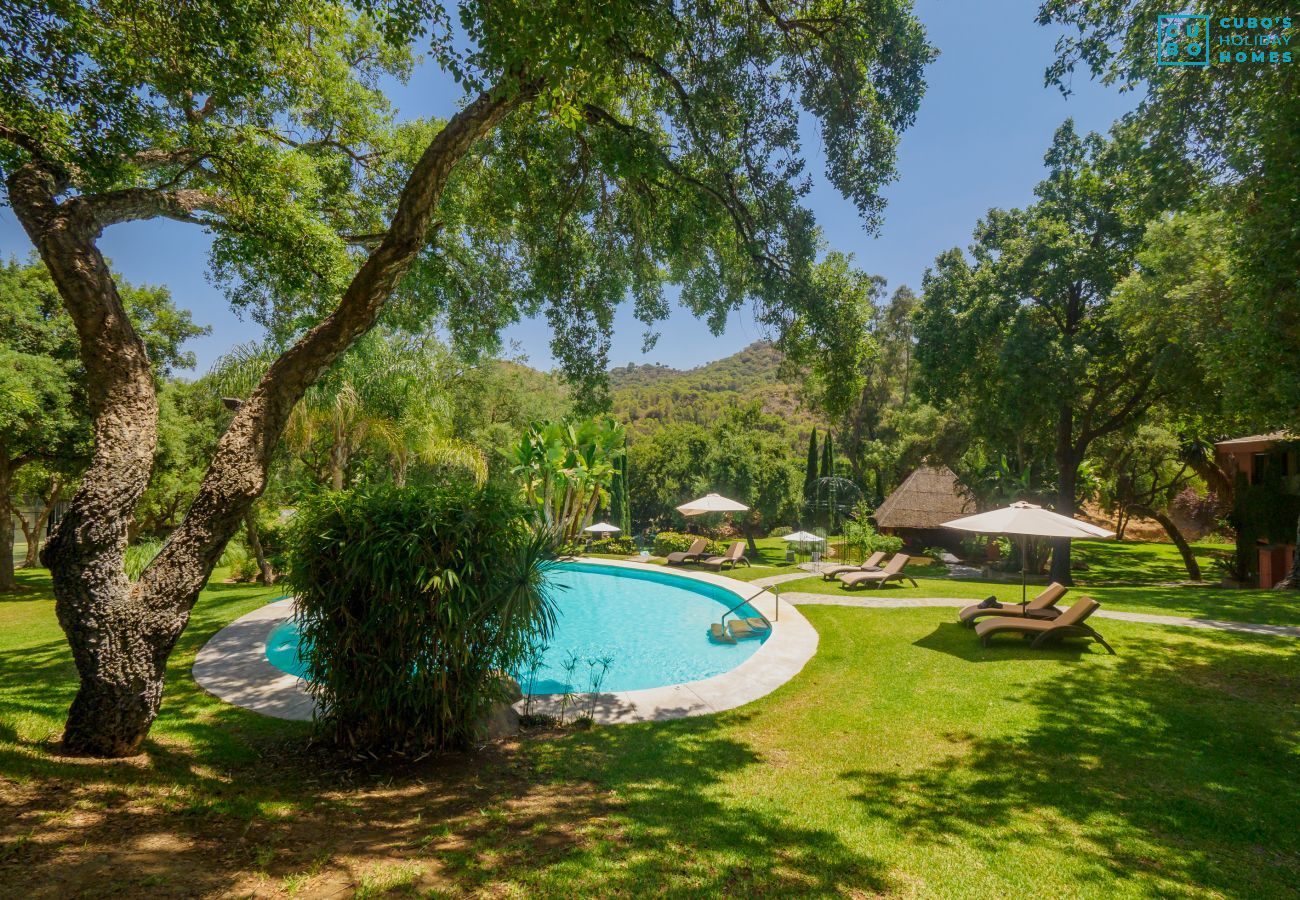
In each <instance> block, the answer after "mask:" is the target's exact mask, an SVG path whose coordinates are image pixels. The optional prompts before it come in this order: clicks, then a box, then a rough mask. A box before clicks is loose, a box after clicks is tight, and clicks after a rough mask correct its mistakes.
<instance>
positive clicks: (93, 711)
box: [8, 89, 535, 756]
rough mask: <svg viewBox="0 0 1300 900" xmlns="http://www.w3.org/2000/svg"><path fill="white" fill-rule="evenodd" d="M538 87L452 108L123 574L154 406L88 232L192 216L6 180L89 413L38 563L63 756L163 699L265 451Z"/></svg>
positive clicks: (57, 184)
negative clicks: (54, 641) (50, 615)
mask: <svg viewBox="0 0 1300 900" xmlns="http://www.w3.org/2000/svg"><path fill="white" fill-rule="evenodd" d="M534 95H535V91H534V90H531V89H525V90H517V91H515V92H513V93H508V92H500V93H498V94H496V95H495V96H494V95H491V94H483V95H481V96H479V97H478V98H477V99H476V100H475V101H474V102H472V103H470V104H469V105H468V106H466V107H465V108H463V109H462V110H461V111H460V112H459V113H457V114H456V115H455V116H453V117H452V119H451V120H450V121H449V122H448V123H447V125H446V126H445V127H444V128H443V129H442V130H441V131H440V132H439V133H438V134H437V135H435V137H434V138H433V140H432V141H431V142H430V144H429V146H428V147H427V148H426V149H425V151H424V154H423V155H422V156H421V158H420V160H419V162H417V163H416V165H415V167H414V169H413V171H412V173H411V176H410V178H409V179H408V181H407V183H406V186H405V187H404V188H403V190H402V194H401V197H400V199H399V201H398V206H397V211H396V213H395V214H394V216H393V220H392V222H391V223H390V226H389V230H388V232H387V233H386V234H385V236H384V238H383V239H382V240H381V241H380V242H379V244H378V245H377V246H376V248H375V249H374V250H373V251H372V252H371V254H370V256H369V257H368V258H367V259H366V261H365V263H364V264H363V265H362V266H361V268H360V270H359V271H358V272H357V274H356V276H355V277H354V278H353V280H352V282H351V284H349V285H348V288H347V289H346V291H345V292H344V294H343V297H342V298H341V300H340V302H339V305H338V307H337V308H336V309H335V310H334V312H333V313H331V314H330V315H329V316H327V317H326V318H325V319H324V320H323V321H322V322H321V323H320V324H319V325H317V326H316V327H315V328H313V329H312V330H311V331H309V332H307V334H306V335H304V336H303V337H302V338H301V339H300V340H299V341H298V342H297V343H296V344H295V345H294V346H293V347H291V348H290V349H289V350H287V351H286V352H285V353H284V354H283V355H282V356H280V357H279V358H278V359H277V360H276V361H275V362H274V363H273V364H272V365H271V367H270V369H269V370H268V371H267V373H266V375H265V376H264V377H263V379H262V381H261V383H260V384H259V385H258V386H257V388H256V390H255V391H254V392H253V394H252V396H251V397H249V399H248V400H247V401H246V402H245V403H244V404H243V406H241V408H240V409H239V411H238V412H237V413H236V414H235V416H234V418H233V420H232V421H231V423H230V425H229V427H228V428H227V429H226V432H225V433H224V434H223V435H222V436H221V440H220V441H219V442H218V444H217V450H216V453H215V455H214V457H213V459H212V462H211V464H210V465H209V467H208V470H207V473H206V474H205V476H204V478H203V482H202V484H201V485H200V488H199V491H198V494H197V495H196V497H195V499H194V501H193V503H192V504H191V505H190V509H189V512H188V513H187V515H186V516H185V519H184V520H183V521H182V522H181V524H180V526H179V527H178V528H177V529H176V530H175V531H174V532H173V533H172V535H171V537H170V538H169V539H168V540H167V543H166V544H164V546H163V549H162V551H161V552H160V553H159V554H158V556H157V557H155V559H154V560H153V562H152V563H150V565H149V566H148V567H147V568H146V569H145V571H144V572H143V573H142V575H141V576H140V579H139V580H138V581H136V582H135V583H132V582H131V581H130V580H129V579H128V578H127V577H126V573H125V571H124V569H123V566H122V558H123V554H124V552H125V549H126V537H127V527H128V524H129V523H130V522H131V520H132V518H133V513H134V510H135V506H136V503H137V502H138V500H139V498H140V495H141V494H142V493H143V491H144V489H145V487H146V485H147V483H148V480H149V473H150V468H151V465H152V461H153V453H154V447H155V443H156V439H157V418H158V404H157V398H156V396H155V393H154V384H153V378H152V374H151V372H150V368H149V360H148V357H147V355H146V353H145V349H144V345H143V343H142V342H141V341H140V338H139V336H138V335H137V334H136V333H135V331H134V329H133V328H132V326H131V323H130V321H129V319H128V318H127V316H126V313H125V310H124V308H123V306H122V302H121V298H120V296H119V295H118V291H117V287H116V285H115V284H114V283H113V279H112V275H111V273H110V271H109V269H108V266H107V265H106V264H105V262H104V259H103V257H102V255H101V254H100V252H99V250H98V248H97V246H96V241H97V239H98V237H99V235H100V232H101V231H102V229H103V228H104V227H105V226H106V225H109V224H113V223H115V222H122V221H129V220H132V219H143V218H154V217H157V216H169V215H170V216H182V217H183V216H185V215H188V214H189V213H191V212H192V211H193V209H192V208H190V209H185V208H182V207H181V205H180V204H181V203H182V201H183V200H185V199H186V198H184V197H181V196H180V193H179V192H170V193H169V192H159V191H153V190H148V189H126V190H122V191H110V192H107V193H104V194H89V195H87V194H80V195H76V196H73V197H71V198H69V199H67V200H65V201H64V202H63V203H58V202H56V199H55V198H57V197H58V196H60V195H61V194H63V193H64V191H65V190H66V189H67V187H68V185H67V183H66V178H64V177H63V176H62V175H60V174H59V172H58V170H57V168H56V167H55V166H53V165H44V164H41V163H39V162H33V163H30V164H28V165H26V166H23V167H21V168H20V169H18V170H17V171H16V172H15V173H14V174H13V175H12V176H10V178H9V183H8V187H9V199H10V201H11V203H12V205H13V208H14V211H15V213H16V215H17V216H18V218H19V220H20V221H21V222H22V224H23V227H24V229H25V230H26V232H27V234H28V236H29V237H30V238H31V240H32V242H33V244H35V246H36V248H37V250H38V252H39V253H40V255H41V258H42V260H44V262H45V264H46V266H47V267H48V268H49V269H50V273H51V275H52V277H53V279H54V283H55V285H56V286H57V287H58V290H59V294H60V296H61V298H62V300H63V303H64V306H65V307H66V308H67V310H68V312H69V314H70V316H71V317H72V320H73V322H74V324H75V325H76V328H77V333H78V337H79V339H80V344H81V357H82V362H83V364H84V365H85V367H86V371H87V375H88V377H87V384H88V394H89V401H90V410H91V414H92V416H93V419H94V453H93V455H92V458H91V463H90V467H89V469H88V470H87V472H86V474H85V476H84V478H83V480H82V482H81V486H80V487H79V488H78V489H77V491H76V493H75V494H74V495H73V497H72V500H71V502H70V504H69V507H68V511H67V514H66V515H65V516H64V517H63V519H62V520H61V521H60V523H59V527H58V529H57V530H56V531H55V532H54V534H53V535H52V536H51V537H50V540H49V542H48V543H47V545H46V548H45V550H44V552H43V553H42V560H43V561H44V562H45V564H46V565H47V566H49V568H50V571H51V574H52V576H53V585H54V593H55V598H56V605H55V606H56V611H57V613H58V617H59V623H60V625H62V627H63V630H64V632H65V634H66V635H67V637H68V643H69V644H70V645H71V647H72V655H73V660H74V662H75V663H76V666H77V672H78V674H79V676H80V679H81V683H80V687H79V689H78V691H77V695H76V697H75V699H74V700H73V702H72V707H71V709H70V710H69V712H68V720H67V725H66V728H65V730H64V735H63V740H64V746H65V748H66V749H67V750H68V751H70V752H74V753H82V754H88V755H94V756H127V755H131V754H134V753H137V752H139V749H140V746H141V744H142V742H143V741H144V738H145V736H146V735H147V734H148V732H149V728H150V726H151V725H152V723H153V720H154V718H155V716H156V715H157V713H158V708H159V705H160V704H161V702H162V692H163V675H164V672H165V668H166V663H167V658H168V656H169V655H170V654H171V651H172V649H173V647H174V646H175V643H176V640H177V639H178V638H179V637H180V635H181V632H182V631H183V630H184V629H185V626H186V624H187V623H188V621H189V613H190V610H191V608H192V607H193V605H194V602H195V600H196V599H197V598H198V594H199V591H200V590H201V589H202V588H203V586H204V584H205V583H206V582H207V579H208V577H209V576H210V574H211V572H212V568H213V566H214V565H215V564H216V562H217V560H218V558H219V557H220V556H221V552H222V550H223V549H224V548H225V546H226V543H227V542H228V541H229V540H230V538H231V536H232V535H233V534H234V533H235V532H236V531H237V530H238V528H239V526H240V523H241V522H242V521H243V518H244V513H245V511H246V510H247V509H248V507H249V505H250V504H251V503H252V502H253V501H254V500H255V499H256V498H257V497H258V496H259V495H260V494H261V492H262V490H263V489H264V487H265V484H266V471H267V467H268V466H269V464H270V460H271V455H272V453H273V451H274V449H275V446H276V444H277V442H278V441H279V439H280V436H281V435H282V434H283V432H284V428H285V425H286V423H287V421H288V418H289V414H290V413H291V412H292V410H293V407H294V405H295V404H297V402H298V401H299V400H300V399H301V398H302V395H303V393H304V392H305V391H306V390H307V388H308V387H310V386H311V384H312V383H314V382H315V381H316V379H317V378H319V377H320V375H321V373H322V372H323V371H324V370H325V369H326V367H328V366H329V365H330V364H331V363H333V361H334V360H335V359H337V358H338V356H339V355H340V354H341V353H342V352H343V351H344V350H346V349H347V348H348V347H349V346H350V345H351V344H352V343H353V342H354V341H355V340H356V339H357V338H358V337H360V336H361V335H362V334H364V333H365V332H366V331H367V330H369V329H370V328H371V327H372V326H373V325H374V323H375V320H376V318H377V317H378V315H379V312H380V310H381V309H382V308H383V305H384V303H385V302H386V301H387V299H388V297H389V296H390V295H391V294H392V292H393V290H394V289H395V288H396V286H397V283H398V281H399V280H400V279H401V278H402V276H403V275H404V274H405V273H406V271H407V269H408V268H409V266H410V264H411V262H412V260H413V259H414V258H415V256H416V254H417V253H418V252H419V251H420V249H421V248H422V247H423V246H425V244H426V243H427V242H428V240H429V233H430V224H431V221H432V215H433V211H434V208H435V206H436V204H437V201H438V198H439V197H440V196H441V193H442V191H443V188H444V187H445V185H446V183H447V179H448V177H449V176H450V174H451V171H452V169H453V167H454V166H455V165H456V163H457V162H458V161H459V160H460V159H461V158H462V157H463V156H464V155H465V154H466V153H467V152H468V151H469V149H470V147H471V146H472V145H473V144H474V142H475V141H477V140H478V139H479V138H481V137H482V136H484V135H485V134H487V133H488V132H489V131H491V130H492V129H493V128H494V127H495V126H496V125H497V123H499V122H500V121H501V119H502V118H503V117H504V116H505V115H506V113H507V112H508V111H509V110H510V109H511V108H512V107H514V106H516V105H518V104H519V103H520V102H522V101H523V100H525V99H531V97H532V96H534Z"/></svg>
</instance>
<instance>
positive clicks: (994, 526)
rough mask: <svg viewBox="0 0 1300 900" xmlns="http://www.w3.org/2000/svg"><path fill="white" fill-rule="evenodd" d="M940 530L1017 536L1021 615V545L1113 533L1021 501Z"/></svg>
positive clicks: (1024, 600)
mask: <svg viewBox="0 0 1300 900" xmlns="http://www.w3.org/2000/svg"><path fill="white" fill-rule="evenodd" d="M943 527H944V528H956V529H958V530H959V531H974V532H978V533H980V534H1014V535H1019V537H1020V606H1021V612H1024V609H1025V607H1026V606H1028V603H1029V592H1028V588H1027V587H1026V579H1025V545H1026V544H1027V543H1028V540H1027V539H1028V538H1031V537H1050V538H1069V539H1077V538H1109V537H1114V536H1115V532H1113V531H1107V530H1106V529H1105V528H1098V527H1097V526H1096V525H1092V524H1090V523H1088V522H1080V521H1079V520H1078V519H1071V518H1070V517H1069V516H1063V515H1061V514H1060V513H1054V512H1052V511H1051V510H1050V509H1043V508H1042V507H1041V506H1037V505H1035V504H1033V503H1026V502H1024V501H1023V500H1022V501H1020V502H1019V503H1012V504H1011V505H1010V506H1004V507H1003V508H1002V509H995V510H991V511H989V512H986V513H978V514H976V515H973V516H965V517H964V518H961V519H953V520H952V521H951V522H944V523H943Z"/></svg>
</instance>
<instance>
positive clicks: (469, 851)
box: [0, 574, 1300, 897]
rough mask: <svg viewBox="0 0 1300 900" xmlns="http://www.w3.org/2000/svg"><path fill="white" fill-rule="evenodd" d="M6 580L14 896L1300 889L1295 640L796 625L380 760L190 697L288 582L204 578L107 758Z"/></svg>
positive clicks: (0, 675) (909, 616) (35, 613)
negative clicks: (140, 747) (638, 683)
mask: <svg viewBox="0 0 1300 900" xmlns="http://www.w3.org/2000/svg"><path fill="white" fill-rule="evenodd" d="M23 577H24V579H25V580H27V582H28V583H29V584H32V585H33V586H34V587H36V588H38V590H37V591H34V592H33V593H31V594H28V595H24V596H22V597H18V598H12V599H4V600H0V807H3V808H5V809H6V810H7V814H6V815H4V816H0V893H2V894H5V895H12V894H17V893H30V892H31V891H30V886H31V885H32V884H33V883H39V884H42V885H44V886H45V888H46V889H47V893H50V894H56V893H62V894H77V893H99V894H104V893H113V892H118V893H124V894H143V893H162V894H168V895H172V894H175V895H195V894H236V895H247V894H258V895H272V896H274V895H276V894H277V893H280V894H287V893H289V892H291V891H292V892H294V893H305V894H311V893H313V892H315V891H317V890H322V891H325V890H327V889H328V890H333V891H334V892H335V893H341V894H347V893H356V892H362V893H377V892H382V891H403V892H405V891H410V892H414V893H424V892H429V891H439V892H442V893H445V894H450V895H465V894H472V895H479V894H482V895H492V896H610V895H623V896H627V895H641V894H646V893H652V892H653V893H658V894H669V895H678V896H682V895H720V894H732V895H737V896H750V895H757V894H767V895H774V896H787V895H794V894H803V895H823V896H824V895H833V894H851V895H855V896H867V895H872V894H886V895H909V896H917V895H919V896H962V897H1005V896H1015V895H1030V894H1032V895H1035V896H1084V897H1112V896H1179V897H1181V896H1204V897H1210V896H1270V897H1272V896H1284V895H1294V894H1295V893H1297V892H1298V891H1300V805H1297V804H1296V803H1295V802H1294V798H1295V796H1296V793H1297V789H1298V788H1300V707H1298V706H1297V704H1296V703H1295V697H1296V694H1297V691H1298V690H1300V653H1297V652H1296V650H1297V643H1296V641H1295V640H1294V639H1288V638H1272V637H1267V636H1255V635H1239V634H1230V633H1222V632H1203V631H1195V630H1191V629H1177V628H1169V627H1159V626H1144V625H1137V624H1133V623H1127V622H1107V623H1106V629H1105V630H1106V633H1107V636H1108V637H1109V638H1110V639H1111V641H1112V643H1114V644H1115V646H1116V649H1117V650H1118V651H1119V654H1120V655H1119V656H1117V657H1110V656H1106V655H1104V654H1103V653H1101V652H1100V651H1099V648H1094V647H1091V646H1087V645H1079V646H1072V647H1068V648H1063V649H1057V650H1054V651H1050V652H1036V651H1032V650H1030V649H1028V648H1027V647H1026V646H1024V645H1023V643H1021V642H1019V641H1015V640H1011V641H1007V642H1004V643H1000V644H998V645H996V646H994V647H993V648H989V649H987V650H985V649H981V648H980V647H979V645H978V643H977V641H976V640H975V638H974V636H973V635H972V634H971V632H970V631H968V630H966V629H963V628H960V627H959V626H957V625H956V624H955V623H953V622H952V611H951V610H948V609H890V610H873V609H854V608H846V607H830V606H822V607H818V606H807V607H804V608H803V613H804V614H805V615H806V616H807V617H808V618H809V620H810V621H811V622H812V624H813V625H814V626H815V627H816V629H817V630H818V632H819V634H820V645H819V648H818V652H817V654H816V656H814V658H813V659H812V660H811V661H810V662H809V663H808V665H807V666H806V668H805V669H804V671H803V672H802V673H801V674H800V675H799V676H797V677H796V678H795V679H794V680H793V681H791V682H790V683H788V684H787V685H785V686H784V687H782V688H780V689H779V690H778V691H776V692H775V693H773V694H771V695H769V696H768V697H766V698H763V699H762V700H759V701H757V702H755V703H752V704H749V705H747V706H744V707H741V708H740V709H737V710H733V711H730V712H727V713H723V714H720V715H716V716H707V717H699V718H692V719H683V720H677V721H672V722H664V723H655V724H646V725H636V726H618V727H597V728H595V729H592V730H590V731H585V732H569V733H565V734H559V735H554V734H549V735H540V736H537V737H533V738H530V739H527V740H525V741H523V742H522V743H521V744H519V745H518V746H517V747H513V748H505V749H494V750H490V751H488V752H485V753H483V754H479V755H476V756H472V757H459V758H458V757H451V758H447V759H442V760H426V761H423V762H421V763H418V764H411V765H407V766H402V767H397V768H383V767H379V766H376V765H374V764H373V763H363V764H351V763H346V762H344V763H339V762H327V761H322V758H321V757H319V756H318V755H313V753H314V752H315V751H310V750H305V749H303V744H304V743H305V737H306V734H307V731H306V726H304V725H301V724H295V723H287V722H280V721H276V720H271V719H265V718H262V717H260V716H256V715H253V714H251V713H245V712H242V711H240V710H237V709H235V708H233V707H229V706H226V705H224V704H221V703H219V702H218V701H216V700H214V699H212V698H210V697H208V696H207V695H205V694H203V693H202V692H201V691H199V690H198V689H197V687H196V686H195V685H194V683H193V682H192V680H191V679H190V677H189V665H190V664H191V662H192V659H193V654H194V652H195V650H196V649H197V648H198V647H199V646H201V645H202V643H203V642H204V641H205V640H206V639H207V637H208V636H210V635H211V633H212V632H213V631H214V630H215V629H216V628H217V627H219V626H220V625H221V624H222V623H224V622H226V621H229V620H230V619H233V618H235V617H236V616H238V615H240V614H241V613H242V612H244V611H246V610H248V609H251V608H254V607H255V606H257V605H258V604H260V603H262V602H265V600H267V599H269V597H271V596H274V595H275V593H276V592H275V591H274V590H266V589H259V588H252V587H247V586H233V585H214V586H213V587H211V588H210V589H208V590H207V591H205V592H204V594H203V596H202V598H201V599H200V602H199V605H198V607H197V608H196V610H195V616H194V619H193V621H192V623H191V626H190V629H189V630H188V631H187V633H186V635H185V636H184V637H183V638H182V642H181V646H180V648H179V649H178V651H177V654H176V656H175V657H174V658H173V661H172V665H171V667H170V670H169V680H168V693H167V698H166V701H165V703H164V708H163V714H162V715H161V716H160V718H159V720H158V724H157V726H156V728H155V729H154V732H153V735H152V737H151V739H150V741H149V744H148V748H147V754H146V755H145V756H144V757H142V758H141V759H140V760H135V761H128V762H118V763H107V764H100V763H87V762H84V761H81V760H72V759H66V758H62V757H60V756H58V755H57V754H56V753H55V752H54V750H55V748H54V747H53V745H52V744H51V743H50V739H51V738H53V737H54V736H56V735H57V732H58V729H59V724H60V721H61V718H62V714H63V712H64V710H65V708H66V704H67V702H68V701H69V700H70V698H71V694H72V690H73V686H74V682H73V675H72V670H71V665H70V663H69V661H68V657H67V651H66V649H65V648H64V646H63V644H62V638H61V634H60V632H59V630H58V626H57V624H56V623H55V622H54V617H53V611H52V603H51V602H50V600H49V599H48V594H47V593H46V592H45V590H44V589H43V588H44V585H43V583H42V582H41V580H40V579H39V578H37V577H36V576H34V575H31V574H25V575H24V576H23ZM1115 590H1121V589H1119V588H1116V589H1115ZM1125 590H1138V589H1125ZM168 842H171V843H168ZM173 844H174V845H175V846H173ZM156 845H158V846H166V847H168V848H169V849H168V850H167V852H160V851H159V852H151V851H149V849H148V848H150V847H153V846H156ZM142 848H144V849H142ZM331 879H332V880H331ZM56 885H57V886H58V887H55V886H56ZM60 888H62V889H60Z"/></svg>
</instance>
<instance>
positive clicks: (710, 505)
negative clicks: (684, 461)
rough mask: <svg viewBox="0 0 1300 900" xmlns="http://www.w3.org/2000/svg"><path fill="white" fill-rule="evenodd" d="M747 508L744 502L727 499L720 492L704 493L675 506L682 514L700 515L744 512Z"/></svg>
mask: <svg viewBox="0 0 1300 900" xmlns="http://www.w3.org/2000/svg"><path fill="white" fill-rule="evenodd" d="M748 509H749V507H748V506H746V505H745V504H743V503H737V502H736V501H735V500H728V499H727V498H726V497H724V496H722V495H721V494H705V495H704V496H703V497H700V498H699V499H697V500H692V501H691V502H690V503H683V504H682V505H681V506H679V507H677V511H678V512H679V513H681V514H682V515H684V516H702V515H704V514H705V513H715V512H745V511H747V510H748Z"/></svg>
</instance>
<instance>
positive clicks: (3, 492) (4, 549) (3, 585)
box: [0, 458, 18, 591]
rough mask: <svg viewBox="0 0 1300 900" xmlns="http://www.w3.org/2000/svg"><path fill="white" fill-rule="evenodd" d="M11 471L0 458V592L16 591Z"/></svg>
mask: <svg viewBox="0 0 1300 900" xmlns="http://www.w3.org/2000/svg"><path fill="white" fill-rule="evenodd" d="M12 485H13V469H12V467H11V466H10V465H9V460H8V459H4V458H0V591H16V590H18V579H17V578H15V577H14V507H13V499H12V498H11V497H10V496H9V490H10V488H11V486H12Z"/></svg>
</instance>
